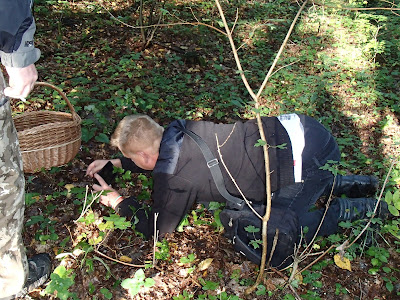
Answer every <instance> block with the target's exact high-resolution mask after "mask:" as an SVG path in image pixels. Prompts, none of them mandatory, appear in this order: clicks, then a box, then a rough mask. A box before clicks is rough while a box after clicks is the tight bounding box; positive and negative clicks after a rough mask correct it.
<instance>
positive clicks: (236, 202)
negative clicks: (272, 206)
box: [180, 127, 244, 210]
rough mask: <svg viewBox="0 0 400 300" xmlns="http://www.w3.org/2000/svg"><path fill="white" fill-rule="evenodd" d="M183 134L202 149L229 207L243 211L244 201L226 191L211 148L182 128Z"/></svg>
mask: <svg viewBox="0 0 400 300" xmlns="http://www.w3.org/2000/svg"><path fill="white" fill-rule="evenodd" d="M180 129H181V130H182V132H184V133H186V134H187V135H188V136H189V137H190V138H191V139H192V140H193V141H194V142H195V143H196V144H197V145H198V146H199V148H200V150H201V152H202V153H203V155H204V158H205V159H206V162H207V166H208V168H209V169H210V172H211V175H212V177H213V179H214V182H215V185H216V186H217V189H218V192H219V193H220V194H221V195H222V196H223V197H224V198H225V199H226V200H227V201H228V206H229V207H230V208H233V209H239V210H241V209H242V208H243V206H244V200H243V199H240V198H238V197H235V196H232V195H231V194H229V192H228V191H227V190H226V187H225V183H224V178H223V177H222V172H221V169H220V167H219V162H218V159H217V158H215V157H214V155H213V154H212V152H211V150H210V148H209V147H208V145H207V144H206V142H204V141H203V139H202V138H201V137H199V136H198V135H197V134H195V133H194V132H193V131H190V130H188V129H186V128H183V127H181V128H180Z"/></svg>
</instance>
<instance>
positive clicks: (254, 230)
mask: <svg viewBox="0 0 400 300" xmlns="http://www.w3.org/2000/svg"><path fill="white" fill-rule="evenodd" d="M244 230H246V231H247V232H249V233H257V232H260V228H258V227H255V226H253V225H249V226H246V227H245V228H244Z"/></svg>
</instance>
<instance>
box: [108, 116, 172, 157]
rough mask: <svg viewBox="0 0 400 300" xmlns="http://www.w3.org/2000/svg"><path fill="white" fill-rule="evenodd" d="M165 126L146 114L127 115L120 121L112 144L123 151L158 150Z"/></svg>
mask: <svg viewBox="0 0 400 300" xmlns="http://www.w3.org/2000/svg"><path fill="white" fill-rule="evenodd" d="M163 132H164V128H163V127H162V126H160V125H159V124H158V123H157V122H155V121H154V120H153V119H152V118H150V117H149V116H146V115H140V114H139V115H130V116H126V117H125V118H123V119H122V120H121V122H119V124H118V126H117V128H116V129H115V131H114V133H113V135H112V136H111V145H112V146H114V147H118V148H119V150H121V152H123V153H132V152H133V153H135V152H138V151H142V150H145V149H151V151H152V152H153V153H156V152H158V150H159V148H160V142H161V138H162V135H163Z"/></svg>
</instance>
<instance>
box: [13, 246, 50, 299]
mask: <svg viewBox="0 0 400 300" xmlns="http://www.w3.org/2000/svg"><path fill="white" fill-rule="evenodd" d="M28 264H29V274H28V279H27V280H26V282H25V285H24V287H23V288H22V290H21V291H20V292H19V293H18V294H17V295H16V297H23V296H25V295H27V294H28V293H30V292H32V291H33V290H34V289H36V288H37V287H39V286H41V285H42V284H43V283H45V282H46V280H47V279H48V278H49V276H50V273H51V259H50V255H48V254H47V253H40V254H37V255H34V256H32V257H31V258H29V259H28Z"/></svg>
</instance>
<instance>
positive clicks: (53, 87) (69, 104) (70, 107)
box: [35, 81, 76, 115]
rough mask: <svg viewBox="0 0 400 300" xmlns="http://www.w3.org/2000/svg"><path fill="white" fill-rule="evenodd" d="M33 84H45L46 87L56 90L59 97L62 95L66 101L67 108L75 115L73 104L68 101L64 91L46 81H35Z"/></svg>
mask: <svg viewBox="0 0 400 300" xmlns="http://www.w3.org/2000/svg"><path fill="white" fill-rule="evenodd" d="M35 86H47V87H50V88H52V89H53V90H56V91H57V92H58V93H59V94H60V95H61V97H63V99H64V100H65V102H67V105H68V108H69V110H70V111H71V112H72V115H76V112H75V109H74V107H73V105H72V104H71V102H69V100H68V98H67V96H66V95H65V93H64V92H63V91H62V90H61V89H59V88H58V87H56V86H55V85H52V84H50V83H47V82H41V81H37V82H35Z"/></svg>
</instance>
